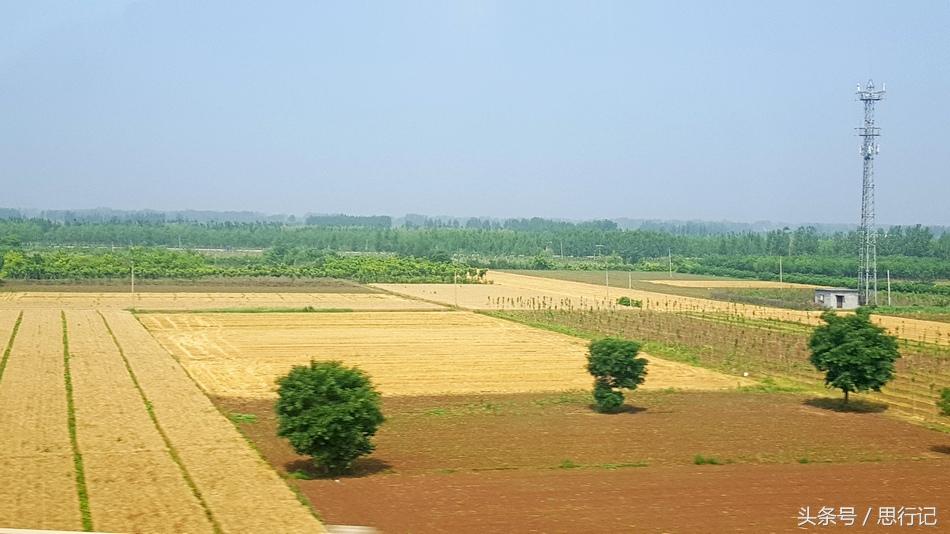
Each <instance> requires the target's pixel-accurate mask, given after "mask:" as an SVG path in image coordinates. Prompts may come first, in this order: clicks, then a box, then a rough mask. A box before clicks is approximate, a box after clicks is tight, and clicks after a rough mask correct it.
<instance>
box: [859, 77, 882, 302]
mask: <svg viewBox="0 0 950 534" xmlns="http://www.w3.org/2000/svg"><path fill="white" fill-rule="evenodd" d="M884 92H885V87H884V86H883V85H882V86H881V89H880V90H877V89H875V87H874V81H873V80H868V83H867V85H866V86H865V87H864V88H863V89H862V88H861V84H858V90H857V95H858V100H860V101H861V102H863V103H864V124H863V125H862V126H861V127H860V128H856V129H857V130H858V135H859V136H861V137H862V141H861V148H860V152H859V154H860V155H861V159H862V160H863V162H864V176H863V179H862V183H861V229H860V233H861V252H860V258H861V272H860V275H859V276H860V279H859V282H860V286H861V287H859V288H858V291H863V292H864V302H863V304H866V305H867V304H871V303H874V304H877V229H876V228H875V226H874V156H876V155H877V154H879V153H880V152H881V147H880V145H879V144H878V143H877V138H878V137H879V136H880V135H881V129H880V128H878V127H877V126H875V125H874V104H875V103H876V102H877V101H878V100H881V99H883V98H884Z"/></svg>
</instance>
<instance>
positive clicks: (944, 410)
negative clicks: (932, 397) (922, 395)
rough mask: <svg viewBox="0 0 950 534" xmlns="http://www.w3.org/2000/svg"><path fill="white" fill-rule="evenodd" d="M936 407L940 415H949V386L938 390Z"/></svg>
mask: <svg viewBox="0 0 950 534" xmlns="http://www.w3.org/2000/svg"><path fill="white" fill-rule="evenodd" d="M937 408H939V409H940V413H941V414H942V415H948V416H950V388H943V389H941V390H940V399H938V400H937Z"/></svg>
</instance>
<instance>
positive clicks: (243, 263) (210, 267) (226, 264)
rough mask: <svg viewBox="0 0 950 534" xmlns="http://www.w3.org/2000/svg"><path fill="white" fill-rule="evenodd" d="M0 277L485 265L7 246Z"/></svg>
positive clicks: (328, 273) (443, 269)
mask: <svg viewBox="0 0 950 534" xmlns="http://www.w3.org/2000/svg"><path fill="white" fill-rule="evenodd" d="M0 260H2V261H0V278H3V279H8V280H9V279H20V280H82V279H110V278H112V279H114V278H128V277H129V276H130V274H131V270H132V265H133V262H134V265H135V275H136V277H138V278H179V279H198V278H203V277H210V276H217V277H258V276H267V277H293V278H342V279H349V280H355V281H358V282H363V283H373V282H394V283H418V282H431V283H448V282H453V281H458V282H459V283H477V282H480V281H482V279H483V277H484V275H485V271H484V270H483V269H476V268H472V267H469V266H467V265H463V264H458V263H452V262H438V261H433V260H430V259H426V258H411V257H399V256H393V255H379V254H371V255H365V254H360V255H355V254H349V255H341V254H336V253H327V252H320V251H313V250H307V251H300V250H292V249H274V250H271V251H269V252H268V253H267V254H264V255H253V256H252V255H238V256H221V257H217V256H211V255H207V254H202V253H199V252H194V251H182V250H169V249H163V248H156V247H147V248H142V247H135V248H133V249H118V250H115V251H110V250H102V249H96V250H89V249H77V248H70V249H44V250H34V251H22V250H7V251H6V252H5V253H4V254H3V255H2V258H0Z"/></svg>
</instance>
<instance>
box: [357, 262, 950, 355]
mask: <svg viewBox="0 0 950 534" xmlns="http://www.w3.org/2000/svg"><path fill="white" fill-rule="evenodd" d="M488 280H489V281H490V282H491V283H490V284H484V285H478V284H463V285H458V286H455V285H450V284H375V285H374V287H377V288H380V289H383V290H384V291H389V292H392V293H396V294H400V295H406V296H408V297H412V298H418V299H424V300H427V301H430V302H438V303H441V304H447V305H456V303H457V305H458V306H459V307H462V308H467V309H476V310H506V309H507V310H512V309H516V310H517V309H535V310H537V309H569V310H575V309H577V310H582V309H612V308H617V307H618V306H617V304H616V302H615V300H616V299H617V298H619V297H621V296H627V297H630V298H631V299H633V300H639V301H641V303H642V306H643V309H645V310H652V311H660V312H671V313H693V314H697V313H698V314H725V315H732V316H742V317H746V318H749V319H766V320H775V321H786V322H792V323H799V324H804V325H809V326H815V325H818V324H820V323H821V319H820V317H819V316H820V315H821V312H817V311H803V310H790V309H782V308H772V307H767V306H756V305H752V304H740V303H734V302H723V301H717V300H710V299H702V298H696V297H685V296H680V295H670V294H665V293H654V292H649V291H642V290H637V289H625V288H613V287H612V288H610V289H609V295H610V297H609V298H608V297H607V293H608V289H607V288H605V287H604V286H597V285H593V284H587V283H583V282H573V281H568V280H556V279H551V278H541V277H536V276H524V275H519V274H512V273H508V272H500V271H491V272H490V273H489V275H488ZM874 321H875V322H876V323H877V324H879V325H881V326H883V327H885V328H887V329H888V330H889V331H890V332H892V333H894V334H895V335H897V336H899V337H901V338H903V339H908V340H910V341H919V342H924V343H934V344H938V345H948V346H950V324H947V323H939V322H934V321H922V320H917V319H907V318H902V317H889V316H882V315H876V316H874Z"/></svg>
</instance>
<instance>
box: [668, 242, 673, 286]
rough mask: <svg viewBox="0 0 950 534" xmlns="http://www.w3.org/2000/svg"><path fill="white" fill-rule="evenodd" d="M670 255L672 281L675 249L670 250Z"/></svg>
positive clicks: (671, 277)
mask: <svg viewBox="0 0 950 534" xmlns="http://www.w3.org/2000/svg"><path fill="white" fill-rule="evenodd" d="M668 253H669V255H670V280H672V279H673V249H672V248H670V249H669V250H668Z"/></svg>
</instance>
